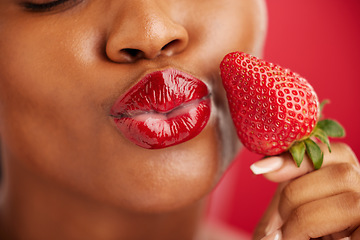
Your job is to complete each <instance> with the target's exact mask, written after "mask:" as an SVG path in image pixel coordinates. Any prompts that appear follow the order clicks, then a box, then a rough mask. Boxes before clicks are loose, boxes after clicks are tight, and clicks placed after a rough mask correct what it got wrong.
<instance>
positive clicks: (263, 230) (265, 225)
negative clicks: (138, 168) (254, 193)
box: [253, 183, 286, 240]
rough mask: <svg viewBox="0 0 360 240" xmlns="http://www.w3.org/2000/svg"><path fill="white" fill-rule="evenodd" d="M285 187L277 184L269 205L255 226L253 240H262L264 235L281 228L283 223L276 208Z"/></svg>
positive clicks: (283, 184)
mask: <svg viewBox="0 0 360 240" xmlns="http://www.w3.org/2000/svg"><path fill="white" fill-rule="evenodd" d="M285 185H286V183H282V184H279V186H278V188H277V189H276V192H275V195H274V197H273V198H272V200H271V202H270V205H269V206H268V208H267V210H266V212H265V214H264V215H263V217H262V218H261V220H260V221H259V223H258V224H257V226H256V229H255V232H254V234H253V240H259V239H262V238H263V237H264V236H265V235H268V234H270V233H271V232H273V231H275V230H276V229H279V228H280V227H281V226H282V224H283V222H282V220H281V217H280V215H279V212H278V206H279V201H280V196H281V194H280V193H281V192H282V191H283V188H284V186H285Z"/></svg>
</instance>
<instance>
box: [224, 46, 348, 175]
mask: <svg viewBox="0 0 360 240" xmlns="http://www.w3.org/2000/svg"><path fill="white" fill-rule="evenodd" d="M220 70H221V78H222V80H223V85H224V88H225V90H226V94H227V98H228V103H229V107H230V113H231V116H232V119H233V122H234V124H235V127H236V130H237V134H238V137H239V138H240V141H241V142H242V143H243V144H244V145H245V147H247V148H248V149H249V150H251V151H253V152H256V153H259V154H263V155H277V154H280V153H282V152H285V151H288V150H289V151H290V153H291V154H292V156H293V158H294V160H295V162H296V164H297V165H298V166H300V164H301V162H302V160H303V158H304V154H305V152H306V153H307V155H308V156H309V158H310V159H311V160H312V162H313V164H314V167H315V169H318V168H320V167H321V165H322V162H323V152H322V151H321V149H320V148H319V146H318V145H317V143H316V142H315V141H314V140H313V139H314V137H315V138H317V139H318V140H320V141H322V142H324V143H325V144H327V146H328V149H329V151H331V148H330V143H329V139H328V137H342V136H344V134H345V132H344V129H343V128H342V126H341V125H340V124H339V123H337V122H336V121H334V120H329V119H327V120H321V121H320V120H319V118H320V111H321V108H322V107H323V105H324V104H319V101H318V97H317V95H316V93H315V91H314V89H313V88H312V86H311V85H310V84H309V83H308V82H307V80H306V79H304V78H303V77H301V76H300V75H299V74H297V73H294V72H292V71H291V70H289V69H286V68H282V67H280V66H279V65H276V64H273V63H269V62H266V61H264V60H261V59H258V58H256V57H254V56H251V55H249V54H246V53H243V52H233V53H229V54H227V55H226V56H225V57H224V59H223V61H222V62H221V65H220Z"/></svg>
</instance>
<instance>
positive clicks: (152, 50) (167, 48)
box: [106, 0, 189, 63]
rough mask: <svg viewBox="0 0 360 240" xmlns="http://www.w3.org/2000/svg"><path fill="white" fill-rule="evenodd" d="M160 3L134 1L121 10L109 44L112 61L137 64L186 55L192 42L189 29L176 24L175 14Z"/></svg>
mask: <svg viewBox="0 0 360 240" xmlns="http://www.w3.org/2000/svg"><path fill="white" fill-rule="evenodd" d="M156 2H158V1H154V0H131V1H128V3H129V4H127V5H126V6H124V5H121V6H120V9H121V10H119V11H118V14H117V16H116V20H115V21H114V23H113V24H112V28H111V29H110V32H109V35H108V38H107V43H106V54H107V57H108V58H109V59H110V60H112V61H113V62H117V63H133V62H136V61H138V60H140V59H148V60H149V59H155V58H157V57H159V56H173V55H176V54H178V53H181V52H182V51H184V49H185V48H186V46H187V44H188V40H189V36H188V33H187V31H186V29H185V28H184V27H183V26H182V25H181V24H179V23H177V22H175V21H174V19H173V18H172V16H171V15H170V13H169V12H174V11H168V10H169V9H166V6H161V5H159V4H157V3H156Z"/></svg>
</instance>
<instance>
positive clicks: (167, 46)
mask: <svg viewBox="0 0 360 240" xmlns="http://www.w3.org/2000/svg"><path fill="white" fill-rule="evenodd" d="M178 44H180V40H178V39H175V40H172V41H171V42H169V43H167V44H165V45H164V46H163V47H162V48H161V51H162V52H164V53H166V54H171V53H172V51H174V48H176V45H178Z"/></svg>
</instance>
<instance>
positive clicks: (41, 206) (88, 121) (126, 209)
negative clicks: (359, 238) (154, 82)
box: [0, 0, 266, 240]
mask: <svg viewBox="0 0 360 240" xmlns="http://www.w3.org/2000/svg"><path fill="white" fill-rule="evenodd" d="M23 2H25V1H22V0H1V1H0V36H1V38H0V52H1V54H0V69H1V70H0V80H1V81H0V133H1V148H2V163H3V182H2V191H1V225H0V229H1V233H0V238H1V239H3V238H5V239H27V240H32V239H36V240H42V239H52V240H57V239H67V240H73V239H74V240H75V239H91V240H96V239H106V240H111V239H133V240H136V239H147V240H151V239H157V240H161V239H182V240H187V239H189V240H190V239H192V238H193V235H194V234H195V233H196V231H197V230H196V228H197V225H198V222H199V220H200V216H201V213H202V206H203V199H204V197H205V196H206V194H207V193H208V192H209V191H211V189H212V188H213V186H214V185H215V184H216V183H217V182H218V180H219V178H220V176H221V175H222V173H223V172H224V170H225V169H226V167H227V165H228V164H229V162H230V160H231V159H232V157H233V155H234V153H235V152H236V148H237V143H236V142H237V141H236V140H235V139H236V138H235V136H234V135H233V134H230V133H231V132H233V131H232V129H231V127H230V126H231V122H230V118H229V114H228V112H227V110H225V109H227V108H226V99H225V95H224V92H223V91H222V90H221V87H219V86H220V84H221V83H220V78H219V72H218V66H219V63H220V61H221V59H222V57H223V56H224V55H225V54H226V53H227V52H229V51H233V50H242V51H246V52H250V53H252V54H255V55H259V54H260V53H261V50H262V45H263V40H264V36H265V31H266V13H265V8H264V2H263V1H262V0H252V1H249V0H224V1H218V0H210V1H193V0H184V1H179V0H170V1H169V0H133V1H128V0H83V1H69V3H66V4H65V5H62V6H59V7H57V8H54V9H53V10H52V11H49V12H45V13H39V12H30V11H26V10H25V9H24V7H23V6H22V5H21V4H22V3H23ZM30 2H31V1H30ZM44 2H50V1H47V0H34V1H33V3H44ZM204 23H206V24H204ZM234 29H236V33H234V31H233V30H234ZM129 48H130V49H135V50H136V51H137V53H138V54H137V55H136V56H134V55H131V54H130V52H129V51H127V50H126V49H129ZM167 67H174V68H178V69H180V70H183V71H185V72H188V73H191V74H193V75H194V76H196V77H198V78H200V79H201V80H203V81H204V82H206V83H207V84H208V85H209V86H210V88H211V91H212V102H213V110H212V115H211V119H210V121H209V123H208V125H207V126H206V128H205V129H204V130H203V132H202V133H201V134H200V135H198V136H197V137H195V138H194V139H192V140H190V141H188V142H185V143H183V144H180V145H177V146H173V147H170V148H166V149H161V150H147V149H142V148H140V147H138V146H136V145H134V144H133V143H131V142H129V141H128V140H127V139H125V138H124V137H123V136H122V135H121V134H120V133H119V131H118V130H117V129H116V127H115V125H114V123H113V121H112V118H111V117H110V116H109V111H110V108H111V106H112V104H113V103H114V101H115V100H116V99H117V98H118V97H119V96H120V95H121V94H123V93H124V92H126V91H127V90H128V89H129V88H130V87H131V86H133V85H134V84H135V83H136V82H137V81H139V79H140V78H141V77H142V76H143V75H144V74H146V73H149V72H151V71H155V70H158V69H164V68H167ZM139 229H140V230H139Z"/></svg>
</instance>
